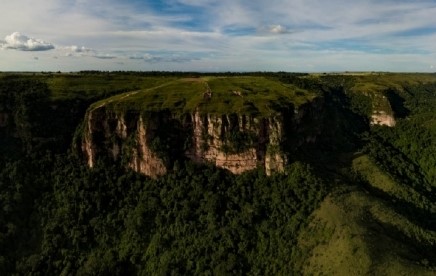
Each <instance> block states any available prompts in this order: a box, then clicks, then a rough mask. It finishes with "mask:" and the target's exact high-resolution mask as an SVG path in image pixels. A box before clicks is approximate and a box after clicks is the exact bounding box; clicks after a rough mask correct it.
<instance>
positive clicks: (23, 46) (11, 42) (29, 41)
mask: <svg viewBox="0 0 436 276" xmlns="http://www.w3.org/2000/svg"><path fill="white" fill-rule="evenodd" d="M0 47H1V48H3V49H15V50H20V51H47V50H51V49H54V48H55V47H54V45H53V44H51V43H49V42H46V41H44V40H41V39H36V38H32V37H28V36H26V35H23V34H21V33H19V32H15V33H12V34H10V35H8V36H6V37H5V40H4V41H1V42H0Z"/></svg>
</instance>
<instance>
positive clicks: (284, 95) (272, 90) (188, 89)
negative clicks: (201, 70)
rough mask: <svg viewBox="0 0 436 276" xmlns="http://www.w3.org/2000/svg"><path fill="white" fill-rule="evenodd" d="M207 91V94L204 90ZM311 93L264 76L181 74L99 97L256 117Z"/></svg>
mask: <svg viewBox="0 0 436 276" xmlns="http://www.w3.org/2000/svg"><path fill="white" fill-rule="evenodd" d="M209 92H210V94H208V93H209ZM315 95H316V94H315V93H313V92H309V91H307V90H304V89H301V88H297V87H295V86H293V85H290V84H289V85H285V84H283V83H281V82H279V81H277V80H272V79H269V78H265V77H205V78H182V79H179V80H176V81H169V82H167V83H162V84H160V85H157V86H155V87H153V86H152V87H151V88H149V89H145V90H138V91H134V92H128V93H124V94H120V95H117V96H114V97H112V98H109V99H105V100H102V101H100V102H97V103H95V104H94V105H93V107H94V108H96V107H99V106H102V105H105V106H107V107H108V108H110V109H115V110H118V111H126V110H138V111H143V110H147V111H159V110H165V109H168V110H171V111H172V112H174V113H180V114H182V113H190V112H194V111H195V110H199V111H200V112H202V113H208V114H229V113H237V114H249V115H256V116H259V117H266V116H271V115H273V114H278V113H279V112H280V111H281V110H282V109H289V108H290V107H292V106H293V107H298V106H300V105H301V104H303V103H305V102H308V101H310V100H312V99H313V98H314V97H315Z"/></svg>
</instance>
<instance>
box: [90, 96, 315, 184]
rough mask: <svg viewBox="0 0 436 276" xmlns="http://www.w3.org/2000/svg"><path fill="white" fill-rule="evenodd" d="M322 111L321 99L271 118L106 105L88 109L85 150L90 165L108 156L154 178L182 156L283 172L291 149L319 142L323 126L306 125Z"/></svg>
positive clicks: (233, 168)
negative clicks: (123, 109) (118, 109)
mask: <svg viewBox="0 0 436 276" xmlns="http://www.w3.org/2000/svg"><path fill="white" fill-rule="evenodd" d="M321 110H322V101H321V100H320V99H316V100H314V101H312V102H309V103H306V104H304V105H301V106H300V107H299V108H298V109H294V108H292V107H291V108H290V109H289V110H288V111H286V112H283V113H275V114H274V115H271V116H270V117H256V116H255V115H244V114H236V113H233V114H220V115H218V114H205V113H202V112H201V111H200V110H196V111H194V112H192V113H186V114H182V115H181V114H177V115H176V114H172V113H171V112H170V111H168V110H162V111H160V112H153V113H145V112H137V111H131V112H130V111H129V112H116V111H113V110H109V109H107V108H106V106H104V105H102V106H99V107H97V108H94V109H90V110H89V111H88V112H87V115H86V120H85V127H84V137H83V142H82V152H83V153H84V155H85V157H86V160H87V162H88V165H89V166H90V167H93V166H94V165H95V162H96V160H97V159H98V158H99V157H109V158H111V159H113V160H118V161H120V162H121V163H122V164H123V165H125V166H127V167H130V168H131V169H133V170H135V171H137V172H140V173H143V174H145V175H148V176H151V177H158V176H160V175H163V174H165V173H166V172H167V170H168V169H170V168H171V166H172V164H173V163H174V161H175V160H179V159H180V158H187V159H190V160H192V161H195V162H198V163H211V164H213V165H215V166H217V167H221V168H224V169H227V170H229V171H231V172H232V173H235V174H239V173H243V172H245V171H249V170H253V169H256V168H262V169H264V170H265V172H266V173H267V174H271V173H272V172H274V171H283V170H284V167H285V166H286V164H287V160H288V155H289V153H290V152H291V151H292V150H294V149H296V148H297V147H299V146H301V145H302V144H304V143H311V142H314V141H315V139H316V136H317V135H318V134H319V131H320V130H319V128H316V127H315V128H313V127H310V131H306V130H307V129H306V127H307V124H311V122H312V123H313V122H314V121H317V120H318V119H319V117H320V116H321V113H322V112H321ZM305 125H306V126H305Z"/></svg>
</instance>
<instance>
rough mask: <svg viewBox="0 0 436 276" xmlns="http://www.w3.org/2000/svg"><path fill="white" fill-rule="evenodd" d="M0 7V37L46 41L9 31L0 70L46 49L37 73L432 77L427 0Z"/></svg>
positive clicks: (20, 2) (24, 1)
mask: <svg viewBox="0 0 436 276" xmlns="http://www.w3.org/2000/svg"><path fill="white" fill-rule="evenodd" d="M0 9H1V10H7V11H10V12H9V13H6V14H4V16H3V17H1V18H0V36H5V35H6V34H10V33H11V32H13V31H16V30H22V31H23V33H26V34H32V35H35V37H40V38H43V39H45V40H47V41H51V42H52V43H48V42H44V41H43V40H42V39H34V38H30V37H28V36H26V35H20V34H19V33H13V34H12V35H8V36H7V37H6V39H5V41H3V42H1V41H0V48H2V49H16V50H21V51H0V60H4V62H1V63H0V70H8V69H11V68H15V67H17V66H19V65H23V66H24V64H25V62H23V64H19V63H18V61H19V60H21V58H22V59H23V60H26V58H27V57H26V54H25V52H24V51H36V50H39V51H42V50H49V49H54V48H55V49H54V51H44V53H45V54H44V55H46V57H45V58H44V56H43V55H40V54H39V57H40V59H39V63H38V65H39V66H47V68H41V69H44V70H49V68H56V70H57V69H58V66H60V65H62V66H63V67H64V68H65V69H66V70H70V69H77V68H80V69H88V68H89V67H92V68H95V67H98V66H101V67H102V68H101V69H109V70H110V69H113V70H118V69H132V70H138V69H139V70H155V69H156V70H161V69H164V70H179V69H180V68H182V69H183V70H200V71H210V70H226V71H227V70H244V71H250V70H285V71H339V70H371V71H372V70H383V71H432V70H434V67H433V68H432V67H431V65H434V64H436V28H435V27H434V26H436V17H435V16H434V14H436V2H435V1H434V0H416V1H411V0H380V1H375V0H355V1H348V2H347V1H342V0H331V1H322V0H274V1H263V0H250V1H249V0H220V1H218V0H201V1H200V0H160V1H136V0H126V1H120V0H101V1H91V0H74V1H70V0H46V1H44V3H41V4H40V5H37V6H35V5H32V0H14V1H3V2H1V3H0ZM53 22H56V24H54V23H53ZM69 45H86V46H69ZM6 52H7V54H6ZM48 53H51V55H52V56H55V57H58V59H53V58H52V56H49V54H48ZM28 58H30V57H28ZM6 60H12V61H13V60H15V62H12V61H11V62H9V63H7V62H6ZM50 66H51V67H50ZM17 68H18V67H17ZM32 68H33V67H32Z"/></svg>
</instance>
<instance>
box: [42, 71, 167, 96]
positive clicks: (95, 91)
mask: <svg viewBox="0 0 436 276" xmlns="http://www.w3.org/2000/svg"><path fill="white" fill-rule="evenodd" d="M173 79H174V78H173V77H141V76H134V75H117V74H108V75H75V74H61V75H53V76H52V77H50V78H47V80H46V82H47V84H48V86H49V88H50V90H51V91H52V98H53V99H65V98H71V97H77V96H81V97H95V96H98V95H107V96H109V95H113V94H114V93H116V92H118V93H120V92H126V91H134V90H139V89H146V88H149V87H154V86H157V85H160V84H162V83H166V82H169V81H171V80H173Z"/></svg>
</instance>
